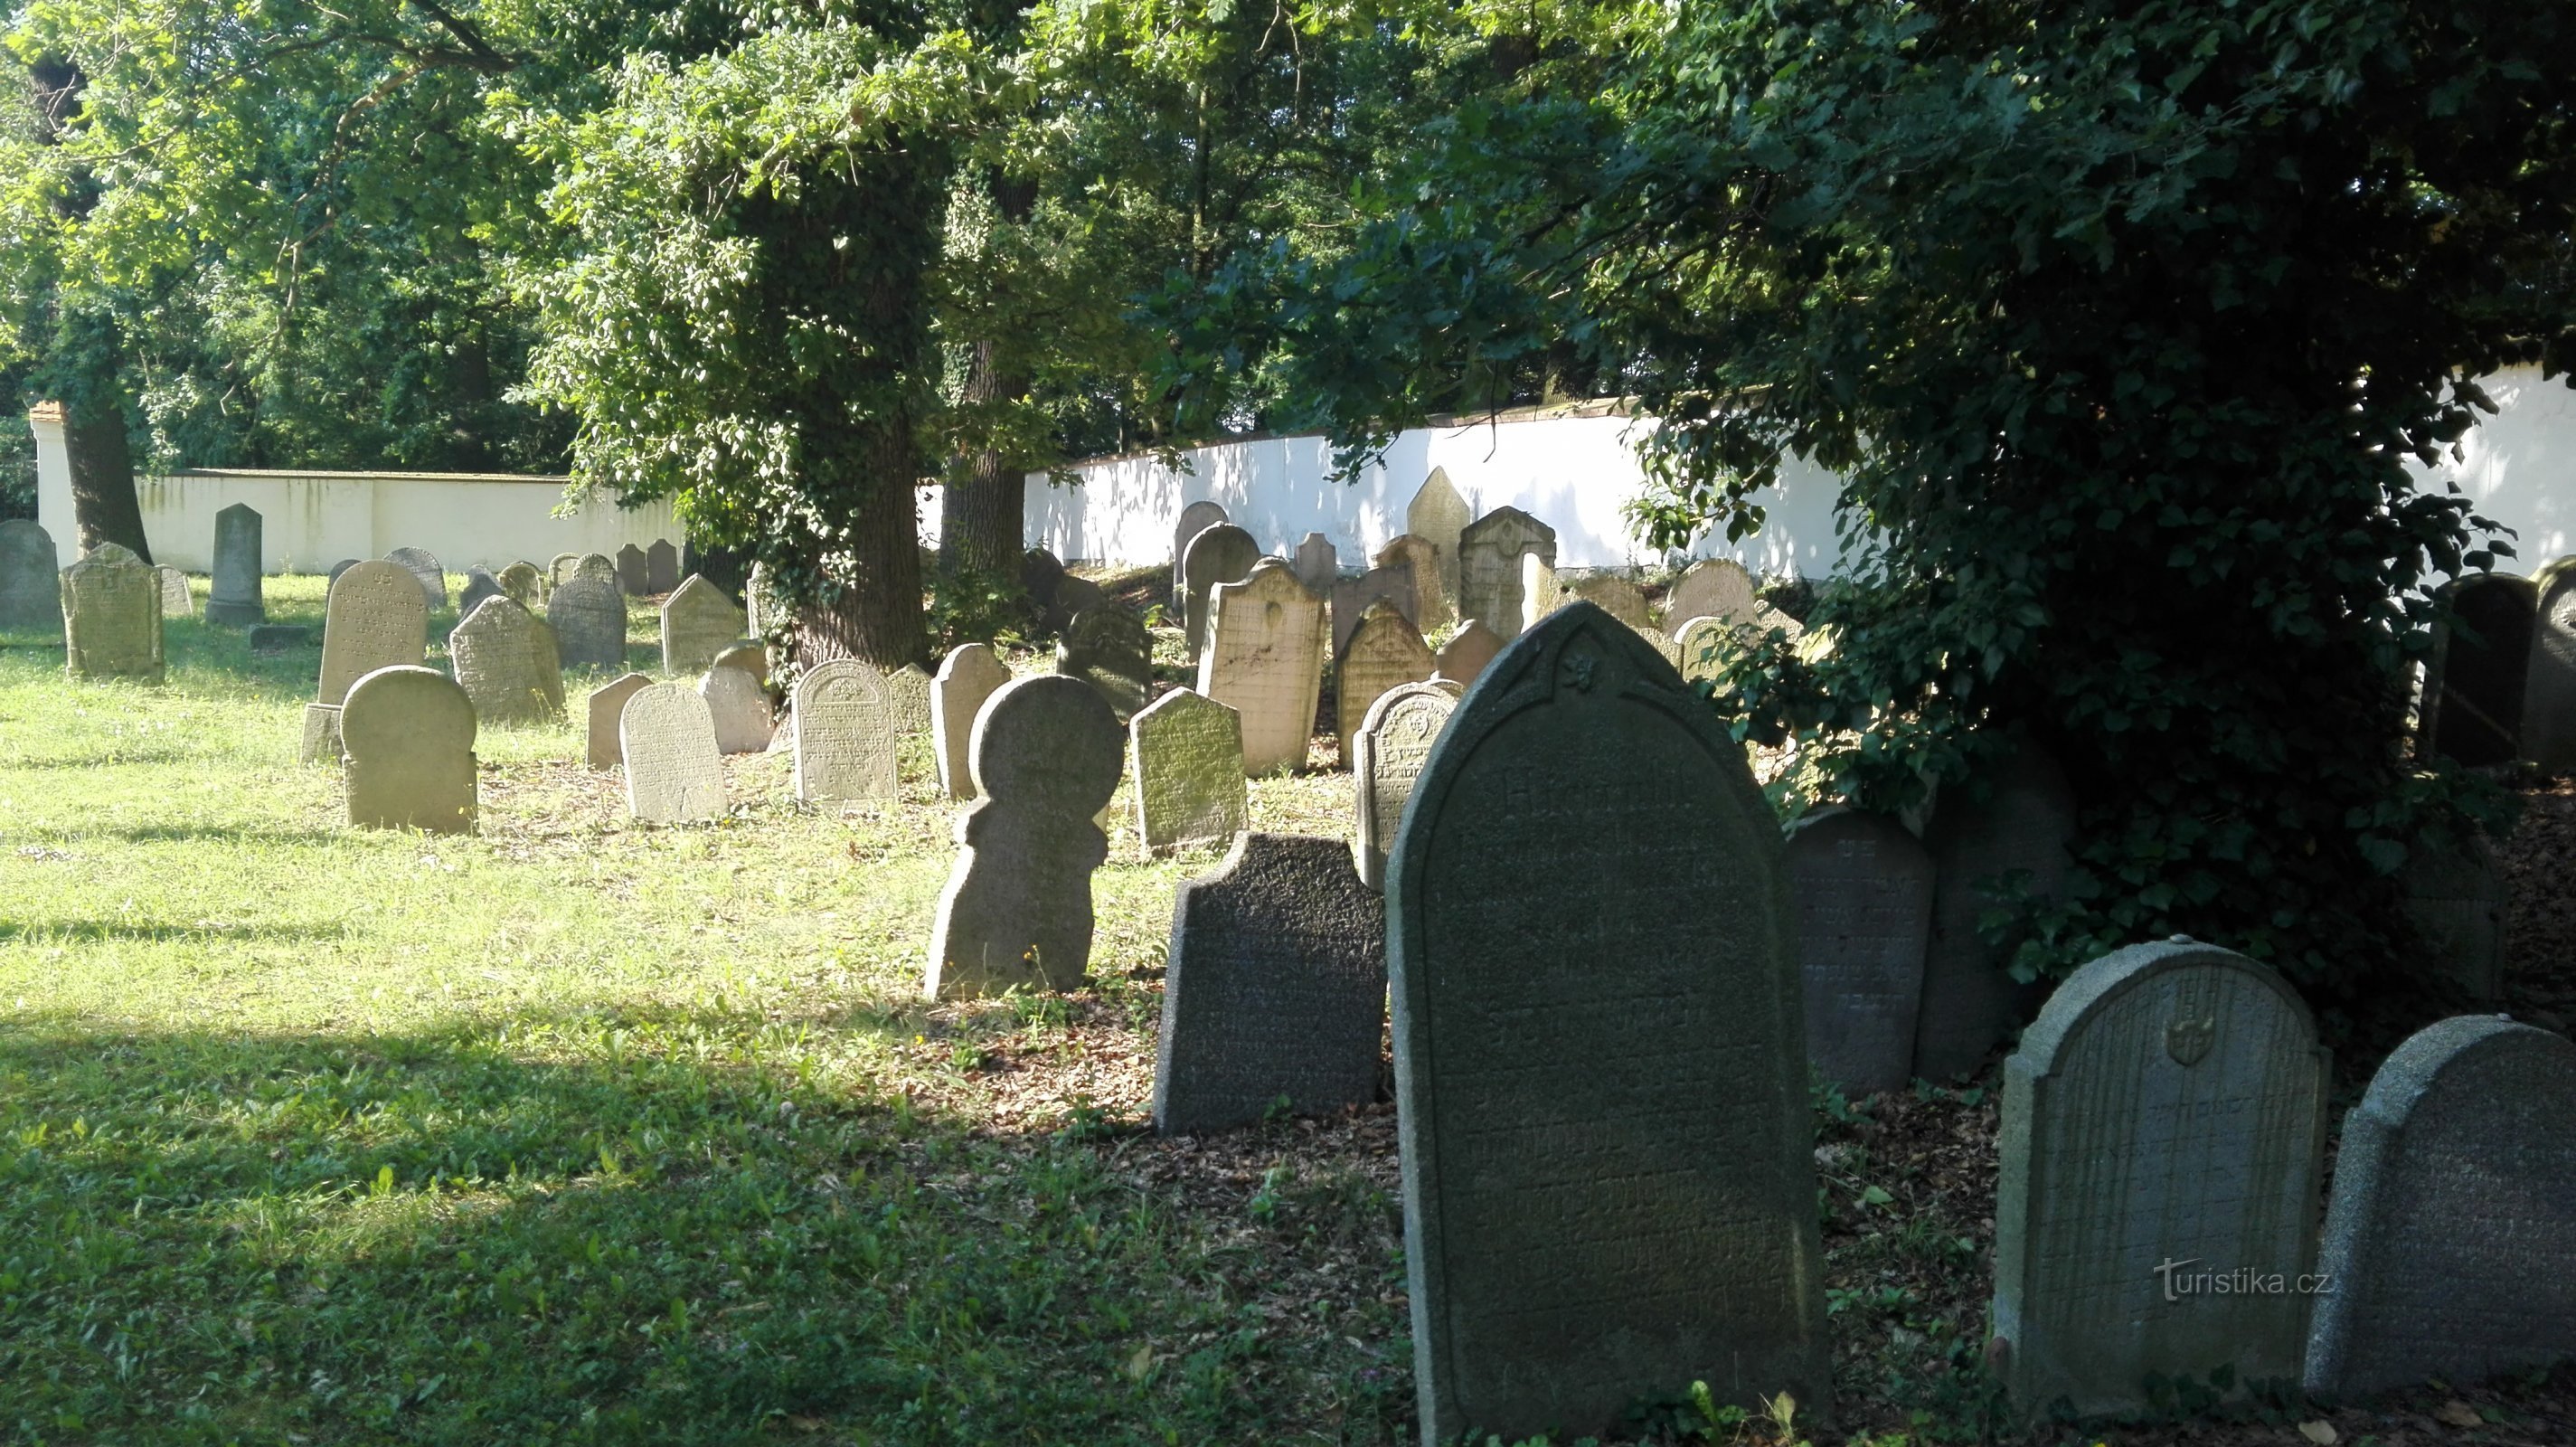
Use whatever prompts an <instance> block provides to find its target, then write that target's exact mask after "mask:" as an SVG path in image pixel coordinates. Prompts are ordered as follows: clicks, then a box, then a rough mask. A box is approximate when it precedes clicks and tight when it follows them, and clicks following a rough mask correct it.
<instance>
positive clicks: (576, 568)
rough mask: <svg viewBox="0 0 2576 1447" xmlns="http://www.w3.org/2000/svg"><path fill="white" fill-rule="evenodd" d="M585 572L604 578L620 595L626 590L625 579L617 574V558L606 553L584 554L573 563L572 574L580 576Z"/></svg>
mask: <svg viewBox="0 0 2576 1447" xmlns="http://www.w3.org/2000/svg"><path fill="white" fill-rule="evenodd" d="M585 574H587V575H589V576H591V577H594V578H599V579H602V580H604V581H605V582H607V583H608V585H609V586H610V587H613V588H615V589H616V590H617V591H618V593H619V594H620V595H623V594H624V593H625V592H626V582H625V580H624V579H622V578H620V577H618V576H617V560H616V559H615V558H612V557H610V556H609V555H607V554H606V553H584V554H582V555H581V561H580V562H578V563H575V564H573V565H572V575H573V576H574V577H576V578H578V577H581V576H583V575H585Z"/></svg>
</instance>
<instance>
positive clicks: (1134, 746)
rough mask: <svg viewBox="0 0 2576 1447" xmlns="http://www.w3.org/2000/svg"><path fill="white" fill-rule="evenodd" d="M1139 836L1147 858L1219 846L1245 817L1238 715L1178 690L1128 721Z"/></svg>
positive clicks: (1188, 691) (1246, 804) (1194, 693)
mask: <svg viewBox="0 0 2576 1447" xmlns="http://www.w3.org/2000/svg"><path fill="white" fill-rule="evenodd" d="M1127 747H1128V758H1129V767H1130V768H1131V769H1132V770H1133V771H1134V773H1135V776H1136V837H1137V838H1138V839H1139V840H1141V841H1143V843H1144V846H1145V852H1146V853H1148V854H1169V853H1171V852H1172V851H1173V850H1175V849H1194V848H1202V847H1205V846H1208V845H1212V844H1224V843H1225V842H1227V841H1228V840H1231V839H1232V838H1234V836H1236V835H1237V834H1240V833H1242V832H1243V830H1244V828H1245V821H1246V820H1247V819H1248V818H1249V797H1248V794H1249V791H1248V790H1246V788H1245V787H1244V773H1243V717H1242V715H1240V714H1238V713H1236V712H1235V711H1234V710H1233V709H1230V708H1228V707H1226V706H1225V705H1224V704H1221V703H1218V702H1217V701H1216V700H1214V699H1212V698H1208V697H1206V696H1204V695H1202V694H1200V693H1198V692H1197V691H1195V690H1192V689H1187V688H1176V689H1173V690H1172V691H1171V692H1169V693H1167V694H1164V695H1163V696H1162V697H1161V698H1158V699H1156V700H1154V702H1153V703H1152V705H1150V706H1149V707H1147V708H1145V709H1143V710H1142V711H1140V712H1139V713H1138V714H1137V715H1136V716H1135V717H1134V718H1132V719H1129V720H1128V721H1127Z"/></svg>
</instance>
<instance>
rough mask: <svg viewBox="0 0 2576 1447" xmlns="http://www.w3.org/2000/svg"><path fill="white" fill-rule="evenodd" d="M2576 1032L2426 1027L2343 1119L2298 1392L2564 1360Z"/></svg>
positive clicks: (2335, 1393)
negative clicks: (2567, 1035) (2574, 1040)
mask: <svg viewBox="0 0 2576 1447" xmlns="http://www.w3.org/2000/svg"><path fill="white" fill-rule="evenodd" d="M2570 1181H2576V1045H2571V1044H2569V1043H2568V1042H2567V1041H2566V1040H2565V1039H2564V1038H2563V1037H2561V1036H2558V1035H2553V1034H2551V1033H2550V1032H2548V1031H2546V1030H2540V1029H2535V1028H2533V1027H2532V1026H2529V1025H2517V1024H2515V1023H2513V1022H2512V1021H2510V1020H2507V1019H2504V1018H2502V1017H2500V1016H2466V1015H2464V1016H2459V1017H2456V1018H2453V1019H2449V1020H2443V1021H2440V1022H2438V1023H2436V1024H2433V1025H2429V1026H2426V1027H2425V1028H2424V1029H2422V1030H2420V1031H2417V1032H2416V1033H2415V1034H2414V1035H2413V1036H2411V1037H2409V1038H2408V1040H2407V1041H2406V1043H2405V1044H2403V1045H2400V1046H2398V1047H2397V1049H2396V1050H2395V1051H2394V1052H2393V1053H2391V1054H2390V1055H2389V1057H2388V1059H2387V1061H2386V1062H2385V1063H2384V1064H2382V1065H2381V1066H2380V1067H2379V1071H2378V1073H2377V1074H2375V1075H2373V1076H2372V1077H2371V1078H2370V1089H2369V1091H2368V1092H2367V1093H2366V1094H2364V1095H2363V1096H2362V1099H2361V1104H2360V1105H2358V1106H2356V1107H2354V1109H2353V1111H2352V1113H2351V1114H2350V1115H2347V1116H2345V1117H2344V1126H2343V1141H2342V1145H2341V1147H2340V1149H2339V1150H2338V1151H2337V1153H2336V1156H2335V1176H2334V1198H2333V1201H2332V1203H2331V1204H2330V1205H2329V1206H2328V1207H2327V1210H2326V1228H2325V1242H2324V1248H2323V1250H2322V1251H2321V1252H2320V1254H2319V1257H2318V1261H2317V1271H2318V1274H2319V1275H2321V1276H2323V1277H2324V1278H2325V1279H2326V1281H2327V1282H2328V1283H2329V1284H2330V1290H2329V1291H2328V1292H2327V1293H2326V1294H2323V1295H2320V1296H2319V1297H2318V1298H2317V1303H2316V1319H2315V1321H2314V1323H2313V1324H2312V1325H2311V1326H2310V1327H2309V1331H2308V1353H2307V1381H2306V1386H2307V1390H2308V1391H2309V1393H2311V1394H2312V1395H2316V1396H2321V1397H2353V1396H2360V1395H2363V1394H2366V1393H2371V1392H2378V1391H2384V1390H2387V1389H2390V1388H2394V1387H2411V1386H2414V1385H2416V1384H2418V1383H2420V1382H2423V1381H2425V1380H2426V1379H2427V1378H2432V1377H2439V1378H2440V1379H2441V1380H2442V1381H2444V1382H2446V1383H2448V1384H2449V1385H2451V1386H2453V1387H2465V1386H2468V1385H2470V1384H2471V1383H2474V1382H2479V1381H2483V1380H2485V1379H2487V1378H2489V1377H2493V1376H2497V1375H2500V1374H2502V1373H2506V1372H2512V1371H2517V1370H2521V1369H2525V1368H2537V1367H2547V1366H2552V1365H2554V1364H2556V1363H2558V1362H2561V1361H2564V1360H2566V1359H2568V1358H2570V1357H2576V1199H2571V1197H2570V1196H2569V1193H2568V1183H2569V1182H2570Z"/></svg>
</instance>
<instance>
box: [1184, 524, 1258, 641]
mask: <svg viewBox="0 0 2576 1447" xmlns="http://www.w3.org/2000/svg"><path fill="white" fill-rule="evenodd" d="M1260 561H1261V545H1260V544H1259V543H1256V542H1254V541H1253V540H1252V534H1250V533H1248V532H1245V531H1244V530H1243V529H1241V528H1239V527H1236V526H1235V525H1234V524H1232V523H1218V524H1217V525H1216V526H1214V527H1211V528H1205V529H1202V530H1201V531H1200V532H1199V534H1198V535H1197V536H1196V537H1193V538H1191V539H1190V546H1189V550H1188V551H1187V552H1186V553H1184V554H1182V555H1181V593H1182V599H1181V607H1182V617H1183V622H1182V625H1181V626H1182V628H1183V629H1184V630H1186V631H1187V633H1188V635H1189V650H1190V659H1191V661H1192V662H1196V661H1197V659H1198V656H1199V654H1200V652H1201V651H1202V650H1204V649H1205V648H1206V646H1207V632H1206V629H1207V615H1208V592H1209V590H1210V589H1212V588H1214V587H1216V586H1217V585H1218V584H1220V583H1235V582H1240V581H1242V580H1243V579H1244V578H1246V577H1248V576H1250V574H1251V572H1252V565H1253V564H1255V563H1258V562H1260Z"/></svg>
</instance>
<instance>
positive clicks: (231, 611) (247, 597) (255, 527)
mask: <svg viewBox="0 0 2576 1447" xmlns="http://www.w3.org/2000/svg"><path fill="white" fill-rule="evenodd" d="M259 559H260V517H259V514H258V512H257V511H255V510H253V509H252V508H251V507H250V505H249V504H247V503H238V502H237V503H234V504H233V505H232V506H230V507H228V508H225V509H224V510H223V511H222V512H219V513H217V514H215V569H214V577H213V578H212V579H211V580H210V581H209V582H208V584H207V587H206V621H207V622H209V623H220V624H222V625H224V626H225V627H227V628H244V627H248V626H249V625H251V624H253V623H265V622H267V621H268V607H267V605H266V603H264V602H263V601H262V600H261V598H260V589H259V584H260V571H259Z"/></svg>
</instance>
